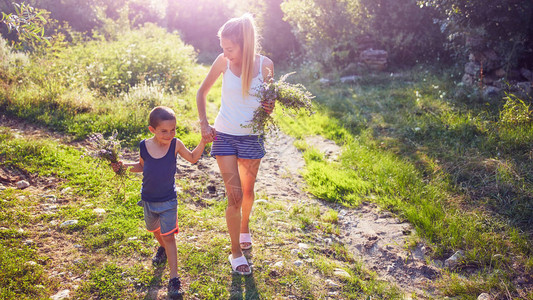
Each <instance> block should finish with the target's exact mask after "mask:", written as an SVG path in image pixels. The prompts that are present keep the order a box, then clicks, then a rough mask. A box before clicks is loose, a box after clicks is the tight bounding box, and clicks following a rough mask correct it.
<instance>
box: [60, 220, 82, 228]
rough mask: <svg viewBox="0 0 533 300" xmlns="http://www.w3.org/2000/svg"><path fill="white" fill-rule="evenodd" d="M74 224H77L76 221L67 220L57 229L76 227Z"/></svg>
mask: <svg viewBox="0 0 533 300" xmlns="http://www.w3.org/2000/svg"><path fill="white" fill-rule="evenodd" d="M76 224H78V220H68V221H65V222H63V223H61V225H59V227H66V226H71V225H76Z"/></svg>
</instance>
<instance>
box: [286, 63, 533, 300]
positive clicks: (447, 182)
mask: <svg viewBox="0 0 533 300" xmlns="http://www.w3.org/2000/svg"><path fill="white" fill-rule="evenodd" d="M434 74H435V73H432V72H429V71H425V70H424V69H422V68H421V69H418V70H417V69H414V70H411V71H408V72H401V73H398V74H383V73H382V74H377V75H367V76H364V77H363V78H362V79H361V80H360V81H359V82H358V83H356V84H337V85H335V84H334V85H329V86H323V85H322V86H321V85H320V84H319V83H316V84H315V85H314V86H312V88H311V90H312V91H314V93H315V94H316V95H317V98H316V99H317V102H318V103H319V107H320V109H318V111H319V112H318V113H317V114H315V115H314V116H313V117H311V118H299V119H297V120H290V121H287V122H283V126H284V128H285V130H286V131H287V132H289V133H291V134H292V135H294V136H296V137H300V138H302V139H301V140H300V141H298V142H297V144H298V145H299V147H300V149H302V150H304V151H305V152H304V157H305V159H306V163H307V167H306V172H305V178H306V180H307V182H308V183H309V190H310V191H311V192H312V193H313V194H315V195H316V196H318V197H320V198H323V199H329V200H330V201H341V202H343V203H345V204H346V205H358V204H359V203H360V202H361V201H371V202H377V203H378V204H379V205H380V206H382V207H384V208H386V209H389V210H391V211H393V212H396V213H397V214H398V215H399V216H401V217H402V218H405V219H406V220H408V221H409V222H410V223H412V224H413V225H415V227H416V228H417V232H418V233H419V234H420V235H421V236H422V237H424V238H425V239H426V240H427V241H428V242H430V243H431V248H432V251H433V255H434V257H436V258H439V257H440V258H447V257H449V256H450V255H451V254H453V253H454V252H455V251H457V250H464V251H466V257H465V259H464V261H463V262H462V264H461V265H460V266H459V267H458V268H456V269H455V270H453V271H452V272H446V273H445V274H444V275H443V276H442V278H441V279H439V286H440V287H441V288H442V290H443V291H444V292H445V294H446V295H448V296H460V297H465V298H468V297H471V298H476V297H477V295H478V294H479V293H481V292H483V291H491V292H492V293H494V294H496V295H499V297H502V298H506V297H507V296H508V291H509V292H512V293H513V294H514V295H515V296H514V297H516V296H521V297H523V298H526V299H531V298H532V297H533V292H532V291H531V290H530V289H525V290H524V289H522V290H519V289H520V288H519V287H517V285H516V282H517V279H518V278H523V277H526V278H530V277H528V276H530V275H528V274H530V273H531V271H532V268H533V256H532V254H533V253H532V250H533V248H532V244H531V236H532V233H533V230H532V229H533V227H532V223H531V222H532V220H533V197H532V196H533V190H532V186H533V185H532V181H533V177H532V173H531V169H532V168H531V167H532V165H533V163H532V156H531V145H532V137H533V135H532V133H533V132H532V130H533V123H532V122H531V110H530V108H529V106H528V105H527V104H525V103H524V102H523V101H522V100H521V99H519V98H518V97H516V96H514V95H509V96H508V97H507V98H505V99H503V100H502V99H489V100H483V99H477V98H474V97H473V96H470V97H469V96H461V95H469V94H467V93H465V92H464V91H461V89H463V88H461V87H460V85H458V84H457V82H456V80H454V77H453V75H451V76H450V75H449V74H453V73H452V72H451V71H449V72H444V74H447V75H440V76H437V75H434ZM455 78H457V75H456V77H455ZM526 103H527V102H526ZM309 134H319V135H322V136H325V137H327V138H330V139H332V140H334V141H336V142H337V143H338V144H340V145H343V154H342V156H341V157H340V158H339V159H338V160H337V161H334V162H331V161H328V160H326V159H325V158H324V157H323V155H322V154H321V152H320V151H318V149H315V148H313V146H312V145H307V144H306V143H305V142H304V139H303V137H305V136H306V135H309ZM518 280H519V279H518Z"/></svg>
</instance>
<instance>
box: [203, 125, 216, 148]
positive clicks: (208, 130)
mask: <svg viewBox="0 0 533 300" xmlns="http://www.w3.org/2000/svg"><path fill="white" fill-rule="evenodd" d="M201 126H202V127H201V128H202V141H203V142H204V143H206V144H209V143H211V142H213V140H214V139H215V137H216V135H217V131H216V130H215V128H213V126H211V125H209V124H202V125H201Z"/></svg>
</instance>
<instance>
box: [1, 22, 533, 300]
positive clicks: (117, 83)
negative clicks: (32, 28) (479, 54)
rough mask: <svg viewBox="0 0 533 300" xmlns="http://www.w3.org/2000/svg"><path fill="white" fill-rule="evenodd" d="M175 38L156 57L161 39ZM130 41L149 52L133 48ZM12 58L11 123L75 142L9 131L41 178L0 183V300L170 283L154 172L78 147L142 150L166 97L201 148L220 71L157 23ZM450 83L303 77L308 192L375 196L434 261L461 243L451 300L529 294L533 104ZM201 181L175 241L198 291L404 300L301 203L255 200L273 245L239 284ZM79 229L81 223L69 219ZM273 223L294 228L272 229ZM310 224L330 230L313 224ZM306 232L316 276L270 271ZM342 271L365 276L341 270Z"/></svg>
mask: <svg viewBox="0 0 533 300" xmlns="http://www.w3.org/2000/svg"><path fill="white" fill-rule="evenodd" d="M152 29H153V28H152ZM166 39H168V41H169V42H165V43H161V44H160V47H156V49H155V50H154V49H153V48H152V47H148V46H147V45H151V44H153V43H156V42H155V41H159V40H166ZM137 44H139V45H140V46H138V47H133V46H131V45H137ZM176 45H178V46H176ZM129 46H131V47H130V48H131V51H137V52H135V53H132V52H131V51H130V52H128V51H127V50H128V49H130V48H128V47H129ZM173 47H174V48H173ZM175 47H177V48H175ZM0 48H1V51H4V53H7V57H8V58H9V59H8V63H6V64H3V65H0V67H2V68H3V69H2V73H0V84H1V85H2V88H1V89H0V112H1V114H3V115H6V116H9V117H10V118H19V119H21V120H22V121H23V122H31V123H34V124H38V125H40V126H43V127H46V128H47V129H48V130H50V131H53V132H57V133H60V134H62V135H63V136H64V139H63V140H62V141H56V140H52V139H41V138H33V139H32V138H22V137H21V136H20V135H16V134H14V133H13V132H11V131H10V130H9V129H7V128H3V129H1V131H0V167H1V168H2V172H3V173H4V174H2V175H5V176H11V177H16V176H22V177H28V178H32V181H33V182H37V183H38V184H37V185H36V187H34V188H32V189H27V190H18V189H15V188H12V187H8V188H6V189H3V190H1V191H0V199H1V202H0V206H1V210H0V227H1V228H0V257H1V260H0V264H1V268H0V270H1V271H0V279H1V280H0V282H1V283H0V289H1V290H0V296H1V297H2V298H7V299H30V298H46V297H48V296H50V295H52V294H53V293H54V292H55V291H56V290H57V289H58V288H59V287H60V286H61V283H62V282H64V281H67V282H69V287H70V288H71V289H72V290H75V292H73V293H72V294H71V296H73V297H74V298H83V299H85V298H97V299H125V298H131V299H140V298H145V297H147V298H150V295H152V293H153V291H154V290H156V292H157V289H161V288H164V285H165V284H166V280H167V276H168V273H167V272H166V271H165V270H164V269H160V268H159V269H158V268H153V267H151V266H150V264H149V261H150V256H151V255H152V253H153V251H154V249H155V245H156V244H155V241H154V240H153V238H152V237H151V235H150V234H149V233H147V232H146V231H145V230H144V229H143V221H142V211H141V209H140V207H137V206H136V205H135V203H136V201H137V200H138V198H139V194H138V191H139V188H140V179H139V177H132V178H129V179H128V180H126V181H125V182H123V181H121V180H119V179H117V178H115V177H113V173H112V172H111V170H110V169H109V168H108V167H107V166H105V165H99V164H97V163H96V161H95V160H94V159H93V158H92V157H90V156H87V155H85V153H84V151H83V150H80V147H79V144H76V142H77V141H82V140H83V139H85V138H86V137H87V135H88V134H90V133H91V132H101V133H104V134H106V135H109V134H111V133H112V132H113V131H115V130H116V131H118V133H119V138H120V139H121V140H123V141H124V142H123V145H124V146H127V147H129V148H130V149H131V150H133V151H136V150H135V149H136V145H137V143H138V142H139V141H140V140H141V139H142V138H145V137H147V136H148V134H149V133H148V130H147V129H146V116H147V114H148V112H149V111H150V109H151V108H152V107H153V106H155V105H167V106H170V107H172V108H173V109H174V110H175V111H176V112H177V116H178V119H179V120H180V122H178V130H177V132H178V136H179V137H180V138H181V139H182V140H183V141H184V142H185V143H186V144H187V145H188V146H193V145H195V144H196V143H197V142H198V141H199V139H200V135H199V133H198V125H197V123H196V120H197V116H196V109H195V100H194V98H195V97H194V96H195V92H196V88H197V87H198V86H199V84H200V80H201V79H202V78H203V76H204V74H206V71H207V69H206V67H204V66H199V65H196V64H195V63H194V60H193V59H192V57H193V56H194V55H193V54H192V52H191V49H190V48H189V47H188V46H186V45H183V44H180V43H179V41H178V40H176V38H175V37H173V36H170V35H169V34H167V33H164V32H162V31H157V30H150V28H147V29H144V31H143V30H141V31H139V32H133V33H131V34H128V35H125V36H124V37H123V38H122V39H119V40H118V41H113V42H105V41H93V42H84V43H79V44H75V45H72V46H71V47H68V48H64V49H63V48H61V49H55V50H54V51H53V52H51V53H49V54H48V55H47V56H46V57H28V56H25V55H21V54H17V53H13V52H10V50H9V49H8V48H7V47H6V46H5V45H3V46H2V47H0ZM87 53H92V56H90V57H94V59H93V60H91V59H88V58H87V57H89V56H88V55H87ZM170 62H178V63H177V64H176V65H175V64H173V63H170ZM149 70H156V71H149ZM302 73H303V72H302ZM434 74H441V75H434ZM443 74H448V75H443ZM450 74H453V71H446V72H442V71H440V70H433V71H430V70H426V69H423V68H419V69H413V70H410V71H404V72H398V73H396V74H389V73H386V74H385V73H381V74H367V75H365V76H363V77H362V78H361V79H360V81H358V82H357V83H354V84H340V83H339V84H330V85H326V86H324V85H320V84H319V83H315V82H312V81H311V80H310V79H309V78H303V77H302V78H300V81H301V82H303V83H304V84H306V85H307V86H308V87H309V88H310V90H311V91H312V92H313V93H314V94H315V95H316V96H317V97H316V104H317V106H316V111H317V113H316V114H314V115H313V116H312V117H305V116H301V117H298V118H290V117H283V116H281V115H280V114H279V113H278V115H277V118H278V120H279V123H280V125H281V127H282V128H283V130H284V131H285V132H287V133H289V134H290V135H292V136H294V137H296V138H297V139H298V140H297V141H296V142H295V145H296V146H297V147H298V148H299V149H301V150H302V153H303V156H304V158H305V161H306V168H305V170H304V173H303V174H304V178H305V180H306V181H307V183H308V190H309V192H310V193H312V194H313V195H315V196H316V197H318V198H320V199H324V200H326V201H334V202H339V203H342V204H343V205H346V206H348V207H353V206H357V205H358V204H360V203H361V202H363V201H367V202H375V203H377V204H378V205H379V206H380V207H381V208H383V209H387V210H390V211H392V212H394V213H395V214H397V215H398V216H400V217H401V218H402V219H404V220H407V221H408V222H410V223H411V224H413V225H414V226H415V228H416V232H417V234H418V235H419V236H420V238H422V239H424V240H426V241H427V243H428V244H429V246H430V248H431V254H432V257H433V258H439V259H445V258H447V257H449V256H451V255H452V254H453V253H454V252H455V251H457V250H464V251H465V253H466V255H465V258H464V259H463V260H462V262H461V263H460V265H459V266H458V267H457V268H455V269H453V270H444V271H443V273H442V276H441V277H440V278H439V279H438V282H437V285H438V287H439V288H440V290H441V292H442V293H443V294H444V295H447V296H452V297H458V298H460V299H475V298H476V297H477V296H478V295H479V294H480V293H481V292H490V293H491V294H493V295H495V296H496V297H498V298H502V299H503V298H507V297H509V295H510V296H511V297H513V298H523V299H533V291H532V290H531V289H529V290H528V289H523V288H521V287H522V286H523V284H522V283H520V282H521V280H522V281H523V280H526V282H527V280H531V277H530V276H531V275H530V274H531V273H532V272H533V270H532V269H533V253H532V250H533V246H532V244H531V236H532V233H533V232H532V223H531V222H532V220H533V200H532V199H533V197H532V193H533V190H532V186H533V185H532V181H533V174H532V173H531V170H532V157H533V153H532V152H531V145H532V142H533V132H532V131H533V122H532V120H531V110H530V109H529V107H528V106H527V104H524V103H523V102H521V100H520V99H519V98H517V97H514V96H509V97H508V99H493V100H490V101H485V100H480V99H478V98H477V97H475V96H470V97H468V95H475V94H474V93H471V92H470V91H466V92H465V91H462V90H463V88H462V87H459V86H458V85H457V83H455V80H456V78H458V75H457V74H456V75H455V77H451V76H450ZM123 76H126V77H123ZM294 79H295V80H297V78H294ZM219 94H220V82H218V83H217V84H216V86H215V87H214V89H213V90H212V92H211V93H210V95H209V96H208V110H209V112H208V115H209V116H210V118H211V120H213V118H214V116H215V113H216V111H217V109H218V106H219V99H218V98H219V96H218V95H219ZM524 100H526V99H524ZM526 103H527V101H526ZM314 134H318V135H321V136H323V137H326V138H329V139H332V140H334V141H335V142H336V143H337V144H338V145H341V146H342V150H343V151H342V154H341V155H340V157H339V158H338V159H337V160H334V161H332V160H328V159H327V158H325V157H324V155H323V154H322V152H321V151H320V149H316V148H313V145H309V144H307V143H306V142H305V137H306V136H308V135H314ZM205 180H206V178H197V179H195V180H193V181H191V180H180V181H179V182H178V185H179V187H180V188H181V189H182V191H184V192H183V193H182V194H181V195H180V197H181V198H180V199H179V200H180V216H179V218H180V227H181V229H182V231H183V232H186V233H187V234H184V235H182V237H180V238H181V239H182V240H180V242H179V243H178V252H179V262H178V264H179V268H180V270H179V272H180V273H181V274H182V276H183V278H184V282H186V284H187V286H188V294H189V296H190V297H192V298H197V299H220V298H237V299H238V298H239V297H240V298H258V297H259V298H265V299H272V298H276V297H278V298H281V297H282V296H289V295H293V296H295V297H296V298H298V299H313V298H314V299H320V298H325V297H326V296H327V295H328V289H326V288H325V286H324V280H325V279H326V278H330V279H332V280H335V281H336V282H339V283H340V284H341V287H340V288H339V290H338V294H337V296H338V297H340V298H353V299H368V298H369V297H371V298H373V299H398V298H401V293H400V292H399V291H398V290H396V289H394V287H388V285H387V283H384V282H381V281H379V279H378V278H376V276H375V275H374V274H372V272H369V271H367V270H365V268H364V266H362V265H361V264H360V263H359V262H358V261H357V260H356V259H355V258H354V257H353V256H352V255H351V254H349V253H348V251H347V250H346V248H345V247H344V246H343V245H342V244H335V245H334V246H333V247H332V249H333V253H334V255H332V254H331V253H330V252H328V251H324V249H323V248H321V247H322V246H320V245H314V244H313V240H314V239H315V237H316V235H320V234H331V233H332V232H333V233H334V232H335V228H336V226H337V218H336V217H335V212H333V211H332V212H330V213H329V215H328V217H324V216H321V215H320V212H319V210H318V208H317V207H313V206H300V207H293V208H292V209H290V210H288V209H286V206H285V205H284V203H283V202H282V201H280V199H275V198H270V197H269V196H268V195H258V198H265V199H268V204H267V205H258V206H257V210H255V211H254V216H253V218H254V219H253V221H252V222H254V224H257V228H256V232H257V233H259V234H258V235H259V236H263V237H264V239H263V240H260V241H259V243H261V244H262V245H268V247H264V248H262V249H261V250H259V251H257V252H254V265H256V269H255V270H256V271H255V273H254V277H251V278H248V279H247V280H244V279H242V278H240V277H232V276H231V274H230V272H229V267H228V263H227V261H226V260H227V253H228V251H229V250H228V248H227V246H228V237H227V234H226V231H225V230H226V229H225V221H224V208H225V203H224V201H223V198H221V199H208V198H206V197H205V188H204V187H205V185H206V182H205ZM124 199H127V201H126V202H124ZM217 200H220V201H217ZM96 208H101V209H104V210H105V213H104V214H101V213H99V212H98V211H95V210H94V209H96ZM272 211H282V213H281V214H279V215H276V216H273V215H272V214H271V212H272ZM68 220H77V221H78V222H77V223H76V224H72V225H68V226H61V225H62V224H63V223H64V222H65V221H68ZM272 221H279V223H280V224H282V223H283V224H282V225H277V226H276V228H275V230H274V231H272V226H271V222H272ZM314 222H318V224H319V225H320V226H308V225H309V224H313V223H314ZM302 240H303V241H308V242H309V244H311V245H312V246H311V249H310V250H309V251H308V253H306V257H305V259H312V261H310V263H309V264H307V265H306V268H303V269H302V268H296V267H294V266H286V267H285V268H282V269H281V270H278V269H274V268H273V266H272V263H273V261H275V260H285V261H288V260H289V257H290V256H291V254H290V253H289V251H288V250H287V249H285V248H284V247H283V246H284V245H285V244H286V243H288V242H293V243H294V242H295V241H302ZM274 258H275V259H274ZM336 268H340V269H343V270H345V271H347V272H348V273H349V274H350V275H352V276H351V277H350V279H339V278H336V277H335V275H334V270H335V269H336ZM528 276H529V277H528ZM7 278H9V279H7Z"/></svg>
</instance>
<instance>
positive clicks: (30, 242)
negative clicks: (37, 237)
mask: <svg viewBox="0 0 533 300" xmlns="http://www.w3.org/2000/svg"><path fill="white" fill-rule="evenodd" d="M33 244H35V242H34V241H33V240H25V241H24V245H26V246H31V245H33Z"/></svg>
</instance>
